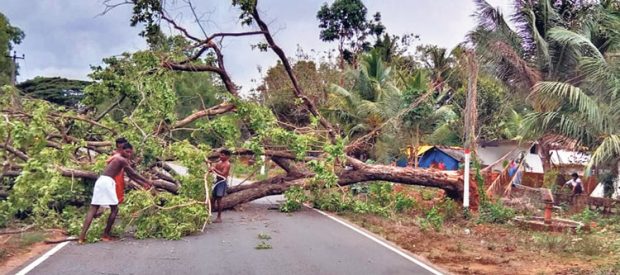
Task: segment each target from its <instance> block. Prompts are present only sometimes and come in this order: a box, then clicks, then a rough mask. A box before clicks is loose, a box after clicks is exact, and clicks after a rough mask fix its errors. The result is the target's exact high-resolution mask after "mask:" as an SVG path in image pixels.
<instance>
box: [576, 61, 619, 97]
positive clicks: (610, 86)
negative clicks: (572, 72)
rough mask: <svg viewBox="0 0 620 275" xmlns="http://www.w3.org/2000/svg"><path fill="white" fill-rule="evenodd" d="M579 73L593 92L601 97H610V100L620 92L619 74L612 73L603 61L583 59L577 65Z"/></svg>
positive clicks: (608, 65) (612, 70) (607, 64)
mask: <svg viewBox="0 0 620 275" xmlns="http://www.w3.org/2000/svg"><path fill="white" fill-rule="evenodd" d="M579 69H580V71H581V72H582V73H583V75H584V76H585V78H586V82H587V84H588V86H589V87H591V90H592V91H593V92H597V93H598V94H599V95H601V96H608V95H610V96H611V97H610V98H611V99H615V98H616V96H617V95H618V92H619V90H620V74H619V73H618V72H614V71H615V70H616V69H615V68H612V67H611V66H610V64H609V63H607V61H606V60H604V59H599V58H592V57H584V58H582V59H581V62H580V65H579Z"/></svg>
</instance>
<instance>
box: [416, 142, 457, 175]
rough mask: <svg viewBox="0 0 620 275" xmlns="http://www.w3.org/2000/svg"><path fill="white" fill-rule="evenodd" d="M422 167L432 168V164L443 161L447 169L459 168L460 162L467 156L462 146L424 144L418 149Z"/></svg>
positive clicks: (438, 163)
mask: <svg viewBox="0 0 620 275" xmlns="http://www.w3.org/2000/svg"><path fill="white" fill-rule="evenodd" d="M418 156H420V165H419V167H421V168H430V167H431V166H432V165H440V164H441V163H443V165H444V166H445V170H452V171H453V170H458V169H459V163H461V162H462V161H463V159H464V157H465V154H464V152H463V149H462V148H459V147H443V146H422V147H420V149H419V150H418Z"/></svg>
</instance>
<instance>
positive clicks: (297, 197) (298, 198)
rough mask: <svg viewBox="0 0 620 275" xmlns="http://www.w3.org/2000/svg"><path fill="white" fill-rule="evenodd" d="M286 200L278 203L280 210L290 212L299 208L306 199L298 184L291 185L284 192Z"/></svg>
mask: <svg viewBox="0 0 620 275" xmlns="http://www.w3.org/2000/svg"><path fill="white" fill-rule="evenodd" d="M284 198H286V201H285V202H284V203H283V204H282V205H280V211H282V212H286V213H290V212H295V211H297V210H299V209H301V206H302V204H303V203H304V202H305V201H307V200H308V197H307V196H306V193H305V192H304V190H303V189H302V188H301V187H299V186H293V187H291V188H289V189H288V190H286V192H284Z"/></svg>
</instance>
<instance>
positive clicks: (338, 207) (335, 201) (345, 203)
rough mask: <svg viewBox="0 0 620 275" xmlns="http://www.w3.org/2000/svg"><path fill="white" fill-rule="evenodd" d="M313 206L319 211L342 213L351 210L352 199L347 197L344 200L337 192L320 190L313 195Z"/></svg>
mask: <svg viewBox="0 0 620 275" xmlns="http://www.w3.org/2000/svg"><path fill="white" fill-rule="evenodd" d="M312 204H313V206H314V207H315V208H317V209H321V210H326V211H333V212H342V211H345V210H347V209H350V208H351V207H350V204H351V198H350V197H349V196H346V195H345V196H344V198H343V195H342V193H340V192H338V191H337V190H320V191H318V192H314V193H313V196H312Z"/></svg>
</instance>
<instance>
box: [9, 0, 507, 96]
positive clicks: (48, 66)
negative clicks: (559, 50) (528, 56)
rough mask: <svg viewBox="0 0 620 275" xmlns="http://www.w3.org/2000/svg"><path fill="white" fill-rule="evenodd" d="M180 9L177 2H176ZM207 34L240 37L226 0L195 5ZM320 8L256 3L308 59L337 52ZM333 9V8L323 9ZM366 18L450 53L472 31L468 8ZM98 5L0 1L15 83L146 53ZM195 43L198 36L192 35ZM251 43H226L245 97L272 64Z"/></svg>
mask: <svg viewBox="0 0 620 275" xmlns="http://www.w3.org/2000/svg"><path fill="white" fill-rule="evenodd" d="M488 1H489V3H491V4H492V5H494V6H497V7H500V9H502V10H503V11H504V12H506V13H509V12H510V11H511V5H510V0H488ZM178 2H180V3H183V1H178ZM193 2H195V4H196V6H197V7H198V8H197V10H198V14H199V16H200V17H201V19H202V20H203V21H204V22H203V24H204V25H205V27H206V29H207V32H218V31H231V30H232V31H236V30H242V28H241V27H239V24H238V19H237V18H238V11H237V9H235V8H231V7H230V2H231V1H229V0H194V1H193ZM324 2H326V1H325V0H261V1H259V10H260V11H261V12H262V14H263V17H264V19H265V20H266V21H267V22H269V24H270V28H271V30H272V32H274V33H275V39H276V40H277V42H278V43H279V44H280V45H281V46H282V47H283V48H284V50H285V51H286V53H287V55H289V56H294V55H295V52H296V50H297V48H298V45H300V46H301V48H303V49H304V51H306V52H310V50H316V51H319V52H320V51H325V50H328V49H331V48H334V47H335V44H328V43H324V42H322V41H320V40H319V28H318V21H317V19H316V12H317V11H318V9H319V8H320V6H321V5H322V4H323V3H324ZM327 2H332V1H327ZM364 2H365V3H366V6H367V7H368V11H369V14H374V12H377V11H378V12H381V14H382V18H383V23H384V25H385V26H386V27H387V31H388V32H389V33H391V34H403V33H415V34H418V35H420V42H419V43H418V44H420V43H423V44H437V45H440V46H442V47H447V48H452V47H454V46H456V45H457V44H458V43H459V42H461V41H463V39H464V36H465V34H466V33H467V32H468V31H469V30H470V29H471V28H472V26H473V24H474V20H473V18H472V17H471V14H472V13H473V11H474V4H473V1H472V0H365V1H364ZM103 10H104V6H103V4H102V0H72V1H70V0H1V1H0V12H2V13H4V14H5V15H6V16H7V17H8V18H9V20H10V22H11V24H12V25H14V26H17V27H19V28H21V29H22V30H23V31H24V32H25V33H26V38H25V40H24V41H23V42H22V44H21V45H18V46H17V47H16V50H17V52H18V55H21V54H22V53H24V54H26V59H25V60H22V61H20V67H21V71H20V74H21V75H20V76H19V77H18V81H24V80H27V79H31V78H33V77H35V76H61V77H66V78H73V79H84V80H87V79H88V76H87V75H88V73H89V72H90V66H91V65H100V64H101V59H102V58H104V57H108V56H112V55H117V54H120V53H123V52H132V51H136V50H140V49H143V48H145V42H144V40H143V39H142V38H141V37H139V36H138V33H139V32H140V28H138V27H136V28H132V27H130V26H129V18H130V16H131V8H130V7H128V6H122V7H118V8H116V9H114V10H112V11H110V12H109V13H107V14H106V15H101V16H100V15H99V14H100V13H101V12H102V11H103ZM171 14H172V15H173V16H175V17H176V18H177V20H179V21H181V22H184V24H186V25H190V26H192V25H193V24H191V20H192V18H191V17H190V15H191V13H189V12H188V10H187V9H182V8H180V9H177V10H174V11H171ZM190 31H192V32H193V33H194V34H195V35H197V36H200V33H201V32H200V30H199V29H197V28H194V27H190ZM257 41H259V40H257V39H253V40H252V39H247V38H243V39H238V38H231V39H230V40H227V41H225V43H224V54H225V60H226V64H227V68H228V70H229V72H230V74H231V75H232V77H233V80H234V81H235V82H236V83H237V84H238V85H242V86H243V90H248V89H251V88H253V86H255V83H253V82H252V80H253V79H259V78H260V74H259V72H258V68H259V67H260V68H264V69H266V68H268V67H269V66H271V65H273V64H275V62H276V57H275V55H274V54H272V53H263V52H258V51H253V50H251V48H250V45H252V44H253V43H256V42H257Z"/></svg>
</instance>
